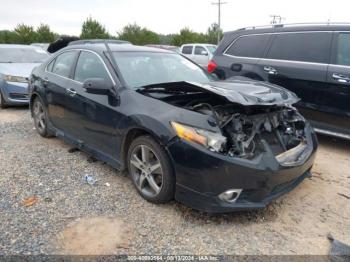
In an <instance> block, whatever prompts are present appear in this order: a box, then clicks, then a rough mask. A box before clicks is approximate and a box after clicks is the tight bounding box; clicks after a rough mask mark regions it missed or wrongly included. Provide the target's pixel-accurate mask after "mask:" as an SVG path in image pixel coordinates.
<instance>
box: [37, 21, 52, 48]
mask: <svg viewBox="0 0 350 262" xmlns="http://www.w3.org/2000/svg"><path fill="white" fill-rule="evenodd" d="M36 33H37V41H38V42H39V43H51V42H53V41H54V40H55V38H56V34H55V33H54V32H52V31H51V30H50V27H49V26H48V25H46V24H41V25H40V26H39V27H38V28H37V29H36Z"/></svg>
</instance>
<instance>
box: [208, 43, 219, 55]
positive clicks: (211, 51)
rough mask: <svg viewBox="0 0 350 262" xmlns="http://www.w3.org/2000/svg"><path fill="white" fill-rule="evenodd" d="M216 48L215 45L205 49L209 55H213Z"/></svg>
mask: <svg viewBox="0 0 350 262" xmlns="http://www.w3.org/2000/svg"><path fill="white" fill-rule="evenodd" d="M216 48H217V47H216V46H215V45H207V49H208V50H209V52H210V53H212V54H214V52H215V50H216Z"/></svg>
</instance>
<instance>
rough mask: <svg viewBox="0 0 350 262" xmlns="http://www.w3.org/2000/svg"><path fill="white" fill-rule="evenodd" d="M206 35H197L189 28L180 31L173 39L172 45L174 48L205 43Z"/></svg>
mask: <svg viewBox="0 0 350 262" xmlns="http://www.w3.org/2000/svg"><path fill="white" fill-rule="evenodd" d="M205 42H206V35H204V34H202V33H197V32H194V31H192V30H190V29H189V28H187V27H186V28H184V29H181V31H180V34H177V35H175V36H174V37H173V40H172V44H173V45H176V46H181V45H183V44H188V43H205Z"/></svg>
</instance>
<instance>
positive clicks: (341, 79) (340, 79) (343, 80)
mask: <svg viewBox="0 0 350 262" xmlns="http://www.w3.org/2000/svg"><path fill="white" fill-rule="evenodd" d="M332 77H333V79H334V80H336V81H338V82H339V83H350V77H348V76H344V75H341V74H337V73H334V74H333V75H332Z"/></svg>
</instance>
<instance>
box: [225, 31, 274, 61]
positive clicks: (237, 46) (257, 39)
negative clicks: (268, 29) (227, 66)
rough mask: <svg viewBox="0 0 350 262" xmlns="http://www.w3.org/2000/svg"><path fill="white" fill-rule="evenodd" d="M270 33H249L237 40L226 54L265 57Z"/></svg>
mask: <svg viewBox="0 0 350 262" xmlns="http://www.w3.org/2000/svg"><path fill="white" fill-rule="evenodd" d="M269 38H270V35H247V36H242V37H240V38H238V39H237V40H235V41H234V42H233V44H232V45H231V47H229V49H228V50H227V51H226V54H228V55H233V56H242V57H257V58H260V57H263V55H264V52H265V49H266V46H267V43H268V41H269Z"/></svg>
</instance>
